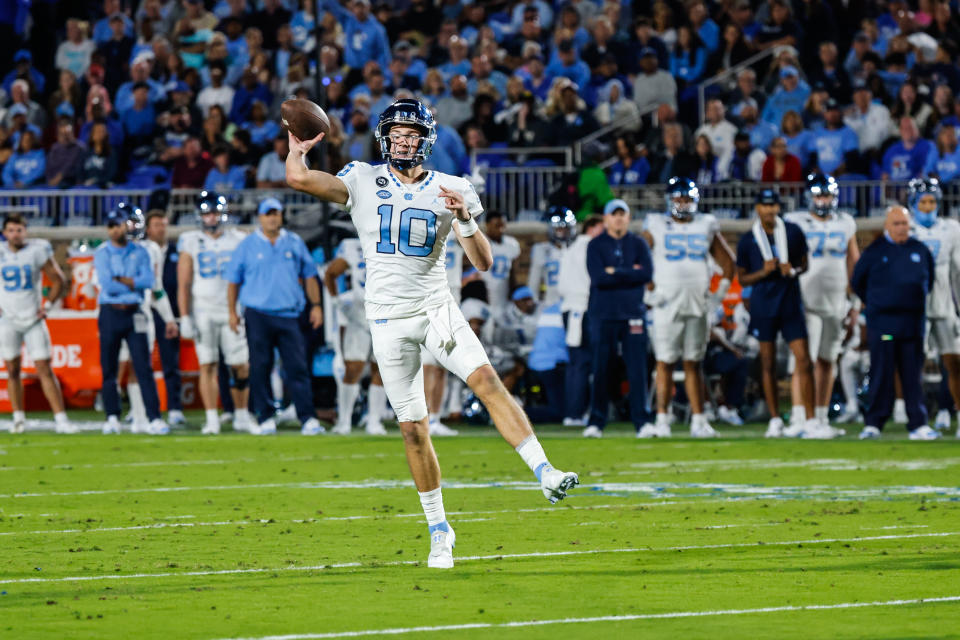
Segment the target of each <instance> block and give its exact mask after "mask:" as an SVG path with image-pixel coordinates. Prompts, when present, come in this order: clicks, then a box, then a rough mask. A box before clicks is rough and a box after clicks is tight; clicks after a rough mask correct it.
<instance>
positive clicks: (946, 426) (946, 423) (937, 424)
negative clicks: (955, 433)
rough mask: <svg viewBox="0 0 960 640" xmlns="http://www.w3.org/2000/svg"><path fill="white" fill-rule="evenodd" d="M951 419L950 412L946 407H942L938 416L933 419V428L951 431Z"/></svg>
mask: <svg viewBox="0 0 960 640" xmlns="http://www.w3.org/2000/svg"><path fill="white" fill-rule="evenodd" d="M950 421H951V416H950V412H949V411H947V410H946V409H940V411H937V417H936V418H935V419H934V421H933V428H934V429H936V430H937V431H949V430H950Z"/></svg>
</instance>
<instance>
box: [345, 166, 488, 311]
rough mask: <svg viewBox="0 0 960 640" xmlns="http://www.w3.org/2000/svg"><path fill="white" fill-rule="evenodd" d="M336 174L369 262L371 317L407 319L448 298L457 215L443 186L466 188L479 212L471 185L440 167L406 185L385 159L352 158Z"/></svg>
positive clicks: (475, 211)
mask: <svg viewBox="0 0 960 640" xmlns="http://www.w3.org/2000/svg"><path fill="white" fill-rule="evenodd" d="M337 177H338V178H340V179H341V180H342V181H343V183H344V184H345V185H346V187H347V193H348V196H347V203H346V208H347V211H349V212H350V217H351V218H352V219H353V225H354V226H355V227H356V228H357V235H358V237H359V239H360V244H361V246H362V247H363V257H364V259H365V261H366V264H367V282H366V287H365V292H364V295H365V306H366V310H367V318H369V319H372V320H377V319H389V318H406V317H410V316H414V315H416V314H418V313H421V312H422V311H423V310H424V309H427V308H430V307H433V306H439V305H440V304H443V303H444V302H445V301H447V300H449V298H450V295H451V294H450V286H449V284H448V281H447V271H446V242H447V235H448V234H449V233H450V229H451V226H452V224H453V214H452V213H451V212H450V211H449V210H448V209H447V208H446V206H444V203H443V199H442V197H441V195H440V186H441V185H442V186H443V187H445V188H446V189H450V190H451V191H458V192H460V193H462V194H463V196H464V201H465V203H466V206H467V211H469V212H470V214H471V215H472V216H474V217H476V216H478V215H480V214H481V213H482V212H483V207H482V206H481V205H480V198H479V197H478V196H477V192H476V191H475V190H474V188H473V185H472V184H470V183H469V182H468V181H467V180H465V179H463V178H459V177H456V176H451V175H447V174H445V173H440V172H437V171H427V172H426V173H425V175H424V176H423V178H422V179H421V180H419V181H418V182H416V183H414V184H403V183H401V182H400V181H399V180H398V179H397V178H396V176H394V175H393V174H392V173H391V172H390V170H389V168H388V167H387V165H386V164H381V165H375V166H373V165H369V164H367V163H365V162H351V163H349V164H348V165H347V166H345V167H344V168H343V169H341V171H340V173H338V174H337Z"/></svg>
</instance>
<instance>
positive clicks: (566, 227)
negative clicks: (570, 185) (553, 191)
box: [527, 206, 577, 307]
mask: <svg viewBox="0 0 960 640" xmlns="http://www.w3.org/2000/svg"><path fill="white" fill-rule="evenodd" d="M544 220H545V222H546V223H547V224H548V225H549V226H548V227H547V237H548V240H547V241H546V242H538V243H536V244H535V245H533V246H532V247H531V248H530V273H529V275H528V276H527V286H528V287H530V291H532V292H533V300H534V302H536V303H537V304H540V303H541V302H542V303H543V306H544V307H548V306H550V305H552V304H554V303H555V302H559V301H560V289H559V287H558V286H557V285H558V284H559V282H560V261H561V260H562V259H563V254H564V251H565V250H566V248H567V247H568V246H570V243H571V242H573V239H574V238H575V237H576V235H577V217H576V216H575V215H574V214H573V211H571V210H570V209H567V208H566V207H560V206H552V207H550V208H549V209H547V213H546V215H544ZM541 283H542V285H543V286H542V287H541ZM541 293H542V294H543V297H542V298H541Z"/></svg>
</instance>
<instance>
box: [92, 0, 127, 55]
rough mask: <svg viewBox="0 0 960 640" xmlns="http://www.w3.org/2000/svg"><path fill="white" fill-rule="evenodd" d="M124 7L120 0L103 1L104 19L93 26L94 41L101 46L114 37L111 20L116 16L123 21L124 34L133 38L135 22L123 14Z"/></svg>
mask: <svg viewBox="0 0 960 640" xmlns="http://www.w3.org/2000/svg"><path fill="white" fill-rule="evenodd" d="M122 9H123V7H122V6H121V5H120V0H103V14H104V17H103V18H100V19H99V20H97V21H96V22H95V23H94V25H93V41H94V42H96V43H97V44H98V45H101V44H103V43H105V42H107V41H108V40H110V38H112V37H113V32H112V30H111V29H110V19H111V18H113V17H114V16H117V17H119V19H120V20H122V21H123V34H124V35H125V36H128V37H131V38H132V37H133V20H131V19H130V17H129V16H127V14H125V13H123V10H122Z"/></svg>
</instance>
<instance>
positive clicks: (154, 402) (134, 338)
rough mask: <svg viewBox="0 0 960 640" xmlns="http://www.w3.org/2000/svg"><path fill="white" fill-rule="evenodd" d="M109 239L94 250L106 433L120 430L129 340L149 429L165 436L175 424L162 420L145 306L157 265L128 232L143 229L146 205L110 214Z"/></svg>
mask: <svg viewBox="0 0 960 640" xmlns="http://www.w3.org/2000/svg"><path fill="white" fill-rule="evenodd" d="M106 223H107V236H108V238H109V241H108V242H105V243H104V244H102V245H101V246H100V247H99V248H98V249H97V250H96V252H95V253H94V254H93V267H94V269H95V271H96V275H97V281H98V282H99V284H100V297H99V303H100V314H99V316H98V317H97V328H98V330H99V333H100V369H101V371H102V374H103V391H102V394H103V406H104V410H105V411H106V414H107V421H106V423H105V424H104V425H103V432H104V433H105V434H109V433H120V419H119V416H120V394H119V391H118V389H117V371H118V369H119V367H120V345H121V343H123V342H126V343H127V348H128V349H129V350H130V361H131V363H132V364H133V370H134V372H135V373H136V375H137V380H138V381H139V384H140V392H141V394H142V396H143V404H144V407H145V408H146V413H147V419H148V420H149V421H150V426H149V429H148V433H151V434H153V435H165V434H167V433H169V432H170V427H169V426H167V424H166V423H165V422H164V421H163V420H161V419H160V399H159V397H158V396H157V386H156V383H155V382H154V381H153V367H152V365H151V361H150V346H149V342H148V337H147V333H148V331H149V330H150V328H151V325H150V322H149V321H148V319H147V316H146V313H145V312H144V308H143V301H144V295H146V294H148V292H150V291H151V290H152V289H153V278H154V275H153V269H152V268H151V266H150V256H149V254H148V253H147V250H146V249H144V248H143V247H142V246H140V245H138V244H136V243H135V242H130V241H129V239H128V237H127V234H128V232H136V231H138V230H139V231H142V230H143V214H142V213H140V209H137V208H135V207H132V206H130V205H127V204H126V203H121V204H119V205H117V208H116V209H113V210H111V211H110V212H109V213H108V214H107V220H106Z"/></svg>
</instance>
